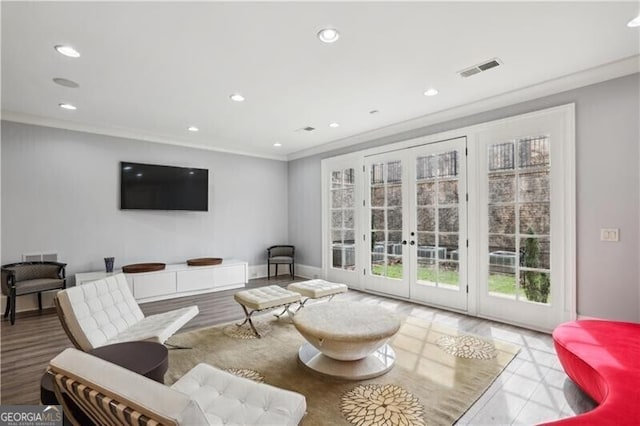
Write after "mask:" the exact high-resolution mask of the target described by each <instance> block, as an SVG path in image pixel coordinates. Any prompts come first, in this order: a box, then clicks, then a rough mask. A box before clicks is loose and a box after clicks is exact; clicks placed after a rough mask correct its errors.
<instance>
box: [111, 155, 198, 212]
mask: <svg viewBox="0 0 640 426" xmlns="http://www.w3.org/2000/svg"><path fill="white" fill-rule="evenodd" d="M208 207H209V171H208V170H207V169H194V168H186V167H172V166H158V165H153V164H140V163H127V162H121V163H120V208H121V209H125V210H129V209H135V210H194V211H205V212H206V211H207V210H208Z"/></svg>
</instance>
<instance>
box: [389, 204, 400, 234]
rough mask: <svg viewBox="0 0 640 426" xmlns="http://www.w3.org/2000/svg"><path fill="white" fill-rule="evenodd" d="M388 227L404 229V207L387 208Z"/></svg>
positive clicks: (396, 229)
mask: <svg viewBox="0 0 640 426" xmlns="http://www.w3.org/2000/svg"><path fill="white" fill-rule="evenodd" d="M387 229H391V230H394V231H398V230H399V231H401V230H402V208H401V207H396V208H394V209H387Z"/></svg>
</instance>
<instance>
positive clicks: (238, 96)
mask: <svg viewBox="0 0 640 426" xmlns="http://www.w3.org/2000/svg"><path fill="white" fill-rule="evenodd" d="M229 97H230V98H231V100H232V101H235V102H242V101H244V96H242V95H241V94H240V93H234V94H233V95H231V96H229Z"/></svg>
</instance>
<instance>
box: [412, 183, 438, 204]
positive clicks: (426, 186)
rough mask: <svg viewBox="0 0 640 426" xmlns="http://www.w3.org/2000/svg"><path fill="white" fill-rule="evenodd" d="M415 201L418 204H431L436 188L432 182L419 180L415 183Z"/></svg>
mask: <svg viewBox="0 0 640 426" xmlns="http://www.w3.org/2000/svg"><path fill="white" fill-rule="evenodd" d="M416 195H417V201H418V205H419V206H431V205H433V204H434V202H435V196H436V189H435V183H434V182H419V183H418V184H417V193H416Z"/></svg>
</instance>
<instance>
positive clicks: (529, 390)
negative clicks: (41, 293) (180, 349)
mask: <svg viewBox="0 0 640 426" xmlns="http://www.w3.org/2000/svg"><path fill="white" fill-rule="evenodd" d="M296 280H301V279H296ZM290 282H291V281H290V280H289V279H288V277H287V276H284V275H281V276H279V277H278V278H277V279H273V278H272V279H271V281H267V280H266V279H257V280H251V281H250V282H249V284H248V285H247V287H260V286H264V285H269V284H279V285H282V286H285V285H286V284H288V283H290ZM236 291H237V290H229V291H223V292H218V293H209V294H205V295H198V296H189V297H183V298H180V299H172V300H164V301H160V302H152V303H146V304H143V305H141V308H142V310H143V312H144V313H145V315H151V314H154V313H159V312H165V311H168V310H171V309H177V308H180V307H183V306H190V305H194V304H196V305H198V307H199V309H200V314H199V315H198V316H197V317H196V318H194V319H193V320H192V321H191V322H189V324H187V326H185V327H184V328H183V331H186V330H192V329H197V328H201V327H205V326H210V325H214V324H220V323H223V322H228V321H233V320H238V319H241V318H242V317H243V315H242V310H241V309H240V307H239V306H238V304H237V303H235V301H234V300H233V294H234V293H235V292H236ZM340 298H341V299H343V300H361V301H366V302H368V303H375V304H380V305H382V306H385V307H386V308H388V309H391V310H393V311H395V312H397V313H399V314H402V315H408V314H411V315H413V316H419V317H421V318H424V319H426V320H429V321H433V322H437V323H441V324H445V325H448V326H450V327H454V328H457V329H459V330H463V331H466V332H469V333H474V334H477V335H480V336H486V337H491V338H494V339H500V340H503V341H507V342H511V343H515V344H517V345H519V346H520V347H521V350H520V353H519V354H518V355H517V357H516V358H515V359H514V360H513V361H512V362H511V364H509V366H508V367H507V368H506V369H505V371H504V372H503V373H502V374H501V375H500V376H499V377H498V379H497V380H496V381H495V382H494V383H493V385H492V386H491V387H490V388H489V389H488V390H487V392H486V393H485V394H484V395H483V396H482V397H481V398H480V399H479V400H478V401H477V402H476V403H475V404H474V405H473V406H472V407H471V408H470V409H469V411H467V413H466V414H465V415H464V416H463V417H462V418H461V419H460V420H459V422H458V424H462V425H467V424H471V425H507V424H534V423H539V422H543V421H547V420H552V419H558V418H561V417H567V416H572V415H575V414H576V413H581V412H584V411H588V410H590V409H592V408H593V407H594V406H595V405H594V403H593V402H592V401H591V400H590V399H589V398H588V397H587V396H586V395H584V394H583V393H582V392H581V391H580V390H579V389H578V388H577V387H576V386H575V385H574V384H573V383H572V382H571V381H570V380H569V379H568V378H567V376H566V375H565V374H564V371H563V370H562V367H561V366H560V364H559V362H558V360H557V357H556V355H555V352H554V349H553V343H552V340H551V336H549V335H548V334H544V333H539V332H535V331H531V330H526V329H522V328H518V327H514V326H510V325H505V324H500V323H496V322H492V321H487V320H483V319H479V318H474V317H469V316H466V315H461V314H458V313H453V312H448V311H444V310H440V309H435V308H431V307H427V306H423V305H418V304H414V303H409V302H404V301H398V300H394V299H388V298H384V297H380V296H376V295H371V294H367V293H362V292H358V291H349V293H347V294H344V295H341V296H340ZM0 336H1V385H0V401H1V402H2V404H38V403H39V395H40V394H39V392H40V386H39V383H40V377H41V376H42V373H43V372H44V369H45V367H46V365H47V363H48V361H49V360H50V359H51V358H53V357H54V356H55V355H56V354H58V353H59V352H61V351H62V350H63V349H64V348H67V347H72V345H71V342H69V340H68V339H67V337H66V335H65V334H64V331H63V330H62V327H61V326H60V323H59V321H58V318H57V316H56V314H55V312H54V311H53V310H47V311H44V312H43V313H42V314H39V313H37V312H33V313H25V314H18V316H17V318H16V324H15V325H14V326H11V325H10V324H9V322H8V321H6V320H2V321H0Z"/></svg>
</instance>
